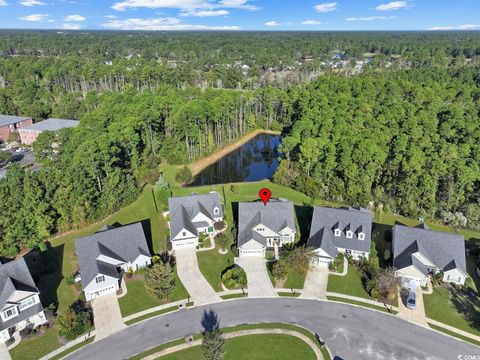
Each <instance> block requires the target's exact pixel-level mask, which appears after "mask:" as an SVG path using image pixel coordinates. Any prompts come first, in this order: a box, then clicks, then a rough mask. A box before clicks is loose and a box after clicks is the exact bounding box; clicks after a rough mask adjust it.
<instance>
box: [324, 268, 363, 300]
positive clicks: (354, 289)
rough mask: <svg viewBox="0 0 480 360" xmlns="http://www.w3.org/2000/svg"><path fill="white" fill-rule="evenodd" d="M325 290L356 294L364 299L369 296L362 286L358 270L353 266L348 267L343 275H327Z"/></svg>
mask: <svg viewBox="0 0 480 360" xmlns="http://www.w3.org/2000/svg"><path fill="white" fill-rule="evenodd" d="M327 291H330V292H336V293H341V294H346V295H352V296H358V297H361V298H365V299H369V298H370V297H369V296H368V293H367V292H366V291H365V289H364V288H363V286H362V279H361V273H360V270H358V269H357V268H356V267H354V266H349V267H348V272H347V275H345V276H337V275H329V276H328V286H327Z"/></svg>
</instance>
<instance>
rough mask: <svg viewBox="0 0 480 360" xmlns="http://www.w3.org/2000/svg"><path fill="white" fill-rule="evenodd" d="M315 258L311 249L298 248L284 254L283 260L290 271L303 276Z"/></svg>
mask: <svg viewBox="0 0 480 360" xmlns="http://www.w3.org/2000/svg"><path fill="white" fill-rule="evenodd" d="M316 256H317V255H316V254H315V253H314V252H313V249H312V248H311V247H305V246H300V247H296V248H293V249H292V250H290V251H288V252H286V253H285V254H284V256H283V259H284V261H285V265H286V266H287V267H288V268H289V269H290V270H293V271H295V272H297V273H300V274H305V273H306V272H307V271H308V269H309V267H310V263H311V261H312V259H314V258H315V257H316Z"/></svg>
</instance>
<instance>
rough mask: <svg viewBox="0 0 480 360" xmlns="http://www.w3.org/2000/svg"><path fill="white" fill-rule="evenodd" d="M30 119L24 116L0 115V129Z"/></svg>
mask: <svg viewBox="0 0 480 360" xmlns="http://www.w3.org/2000/svg"><path fill="white" fill-rule="evenodd" d="M31 119H32V118H29V117H25V116H11V115H0V127H2V126H8V125H11V124H16V123H18V122H20V121H25V120H31Z"/></svg>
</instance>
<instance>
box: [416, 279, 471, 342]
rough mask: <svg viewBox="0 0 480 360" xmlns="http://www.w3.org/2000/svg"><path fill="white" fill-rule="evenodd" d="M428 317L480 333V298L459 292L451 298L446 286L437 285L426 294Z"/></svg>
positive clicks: (424, 299)
mask: <svg viewBox="0 0 480 360" xmlns="http://www.w3.org/2000/svg"><path fill="white" fill-rule="evenodd" d="M423 301H424V303H425V313H426V315H427V317H429V318H431V319H434V320H437V321H440V322H442V323H444V324H447V325H450V326H453V327H456V328H458V329H461V330H464V331H468V332H470V333H472V334H475V335H480V300H479V298H478V296H472V297H467V296H466V295H462V294H459V295H457V297H456V298H455V299H453V298H451V296H450V293H449V291H448V290H447V289H446V288H445V287H436V288H435V289H434V290H433V294H431V295H424V296H423Z"/></svg>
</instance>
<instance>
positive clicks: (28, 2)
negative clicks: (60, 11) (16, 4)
mask: <svg viewBox="0 0 480 360" xmlns="http://www.w3.org/2000/svg"><path fill="white" fill-rule="evenodd" d="M20 5H23V6H28V7H32V6H35V5H47V4H45V3H44V2H41V1H38V0H22V1H20Z"/></svg>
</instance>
